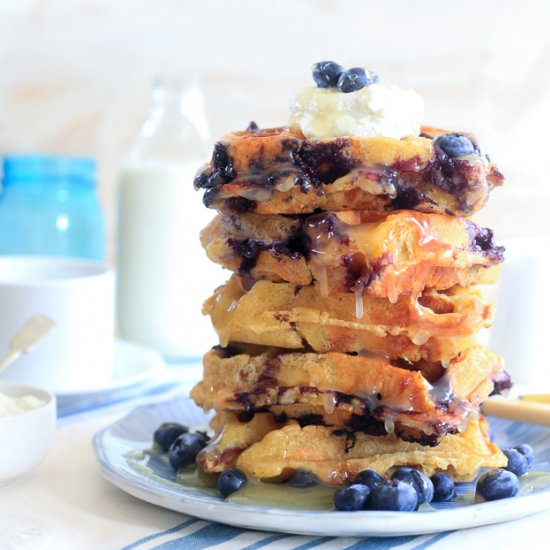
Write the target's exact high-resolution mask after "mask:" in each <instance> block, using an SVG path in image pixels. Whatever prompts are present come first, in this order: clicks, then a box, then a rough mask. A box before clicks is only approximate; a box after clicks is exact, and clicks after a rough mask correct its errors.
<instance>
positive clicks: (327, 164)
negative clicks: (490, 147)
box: [192, 123, 510, 485]
mask: <svg viewBox="0 0 550 550" xmlns="http://www.w3.org/2000/svg"><path fill="white" fill-rule="evenodd" d="M448 133H449V132H447V131H445V130H438V129H434V128H428V127H423V128H422V133H421V134H420V135H419V136H411V137H406V138H402V139H393V138H381V137H373V138H357V137H349V138H348V137H343V138H342V137H340V138H334V139H321V140H315V139H306V138H305V137H304V136H303V135H302V134H301V133H300V132H299V131H298V130H294V129H288V128H275V129H267V130H261V129H259V128H258V127H257V126H256V125H255V124H253V123H252V124H251V125H250V126H249V128H248V129H247V130H246V131H244V132H235V133H232V134H229V135H227V136H225V137H224V138H223V139H222V140H221V141H220V142H218V143H217V144H216V146H215V149H214V154H213V157H212V160H211V162H210V163H209V164H207V165H206V166H205V167H204V169H202V170H201V171H200V172H199V174H198V175H197V178H196V180H195V186H196V187H197V188H202V189H204V190H205V193H204V203H205V205H206V206H208V207H211V208H216V209H218V211H219V213H218V215H217V216H216V217H215V219H214V220H213V221H212V222H211V223H210V225H208V227H206V228H205V229H204V230H203V232H202V234H201V239H202V244H203V246H204V248H205V250H206V253H207V254H208V256H209V258H210V259H211V260H213V261H214V262H216V263H218V264H221V265H222V266H224V267H225V268H227V269H229V270H231V271H232V272H233V275H232V277H231V278H230V279H229V281H228V282H227V283H226V284H225V285H224V286H222V287H220V288H218V289H217V290H216V291H215V293H214V295H213V296H212V297H211V298H210V299H208V300H207V301H206V303H205V305H204V313H205V314H208V315H210V317H211V319H212V322H213V324H214V327H215V328H216V330H217V332H218V334H219V338H220V343H219V344H220V345H218V346H216V347H214V348H213V349H212V350H210V351H209V352H208V353H207V354H206V356H205V358H204V375H203V379H202V381H201V382H199V383H198V384H197V385H196V386H195V388H194V389H193V391H192V398H193V399H194V400H195V402H196V403H197V404H198V405H199V406H201V407H202V408H204V409H205V410H211V409H214V410H215V412H216V416H215V417H214V419H213V421H212V427H213V429H214V430H215V434H216V435H215V438H214V439H213V440H212V442H211V443H210V445H209V446H208V447H207V448H206V449H204V450H203V451H202V452H201V454H200V455H199V457H198V463H199V465H200V466H201V467H202V468H203V469H204V470H205V471H207V472H219V471H222V470H224V469H226V468H228V467H237V468H239V469H241V470H242V471H244V473H246V474H247V475H248V476H251V477H253V478H258V479H262V480H270V481H279V480H280V481H283V480H284V479H286V478H287V477H288V476H290V475H291V474H292V473H293V472H295V471H297V470H306V471H309V472H312V473H313V474H315V475H316V476H317V477H318V478H319V480H320V481H321V482H323V483H327V484H332V485H341V484H344V483H348V482H351V481H353V480H354V478H355V477H356V476H357V474H358V473H359V472H361V471H362V470H365V469H372V470H375V471H377V472H378V473H380V474H382V475H390V474H391V472H392V471H393V470H394V469H396V468H398V467H401V466H414V467H415V468H419V469H421V470H422V471H424V472H425V473H426V474H427V475H432V474H434V473H436V472H445V473H447V474H449V475H450V476H451V477H453V478H454V479H455V480H456V481H468V480H472V479H474V478H475V477H476V475H477V474H478V472H479V470H480V468H482V467H499V466H504V465H505V464H506V458H505V457H504V455H503V454H502V453H501V452H500V450H499V449H498V448H497V447H496V446H495V445H494V444H493V443H491V441H490V439H489V437H488V430H487V423H486V421H485V419H484V418H483V417H482V416H481V415H480V414H479V408H480V406H481V404H482V403H483V401H484V400H485V399H486V398H487V397H488V396H489V395H491V394H493V393H499V392H501V391H502V390H503V389H506V388H508V387H509V386H510V380H509V377H508V375H507V373H506V371H505V370H503V366H502V361H501V359H500V357H498V356H497V355H496V354H495V353H493V352H491V351H490V350H488V349H486V348H485V347H484V346H482V345H481V344H479V343H477V341H476V339H475V333H476V331H478V330H479V329H482V328H485V327H488V326H489V325H490V324H491V321H492V317H493V309H492V306H491V305H489V304H488V303H487V302H486V301H485V299H484V298H483V296H482V293H481V292H480V290H479V285H481V284H487V283H492V282H495V280H496V278H497V277H498V272H499V268H500V263H501V262H502V260H503V249H502V248H501V247H498V246H496V245H495V244H494V243H493V235H492V232H491V231H490V230H489V229H484V228H481V227H479V226H477V225H476V224H475V223H474V222H473V221H471V220H470V219H468V218H467V217H468V216H470V215H471V214H473V213H474V212H476V211H477V210H479V209H480V208H481V207H482V206H483V205H484V204H485V202H486V200H487V198H488V194H489V192H490V190H491V189H492V188H493V187H495V186H498V185H500V184H501V183H502V175H501V174H500V173H499V172H498V170H497V168H496V167H495V166H494V165H493V164H492V163H490V161H489V159H488V158H487V157H486V156H484V155H482V154H481V153H480V150H479V147H478V145H477V142H476V141H475V138H474V137H473V136H471V135H468V136H465V135H462V138H465V139H467V140H469V141H470V143H471V144H472V149H473V152H472V153H471V154H468V155H466V156H461V157H451V156H449V155H448V154H447V153H446V152H445V151H444V150H443V149H441V148H440V147H439V146H438V137H440V136H441V135H443V134H448Z"/></svg>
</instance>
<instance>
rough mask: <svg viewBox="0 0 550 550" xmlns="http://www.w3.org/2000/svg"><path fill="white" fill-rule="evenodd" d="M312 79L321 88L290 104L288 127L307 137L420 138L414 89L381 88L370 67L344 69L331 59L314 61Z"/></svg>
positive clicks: (420, 102)
mask: <svg viewBox="0 0 550 550" xmlns="http://www.w3.org/2000/svg"><path fill="white" fill-rule="evenodd" d="M313 79H314V80H315V83H316V84H317V86H311V87H308V88H305V89H303V90H302V91H300V92H299V93H298V94H297V95H296V97H295V98H294V99H293V101H292V103H291V105H290V115H291V116H290V125H291V126H294V127H296V126H297V127H299V128H300V130H301V132H302V133H303V134H304V136H305V137H306V138H308V139H311V138H313V139H325V138H332V137H340V136H356V137H389V138H395V139H401V138H403V137H405V136H410V135H415V136H417V135H419V133H420V126H421V124H422V119H423V118H424V102H423V100H422V98H421V97H420V96H419V95H418V94H417V93H416V92H415V91H414V90H411V89H410V88H402V87H399V86H395V85H392V84H382V83H381V82H380V80H379V78H378V75H377V74H376V73H374V72H373V71H372V70H370V69H364V68H361V67H353V68H351V69H348V70H344V68H343V67H341V66H340V65H338V64H337V63H335V62H333V61H321V62H319V63H316V64H315V65H314V66H313Z"/></svg>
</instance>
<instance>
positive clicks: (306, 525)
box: [94, 398, 550, 536]
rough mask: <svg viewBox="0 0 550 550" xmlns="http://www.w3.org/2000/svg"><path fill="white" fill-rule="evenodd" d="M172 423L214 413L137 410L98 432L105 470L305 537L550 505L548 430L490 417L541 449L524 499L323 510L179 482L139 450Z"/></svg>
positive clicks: (215, 511)
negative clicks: (261, 502) (418, 508)
mask: <svg viewBox="0 0 550 550" xmlns="http://www.w3.org/2000/svg"><path fill="white" fill-rule="evenodd" d="M167 421H178V422H182V423H184V424H188V425H195V426H197V425H205V424H206V423H207V422H208V417H207V416H206V415H205V414H204V413H203V412H202V411H201V410H200V409H199V408H198V407H196V405H195V404H194V403H193V402H192V401H190V400H189V399H185V398H176V399H173V400H171V401H166V402H163V403H156V404H151V405H145V406H141V407H138V408H137V409H135V410H134V411H132V412H131V413H130V414H129V415H128V416H126V417H125V418H123V419H121V420H119V421H118V422H115V423H114V424H112V425H111V426H108V427H107V428H104V429H103V430H101V431H100V432H98V433H97V434H96V435H95V437H94V449H95V452H96V456H97V459H98V462H99V466H100V469H101V472H102V473H103V475H104V476H105V478H106V479H107V480H108V481H110V482H111V483H113V484H114V485H116V486H118V487H120V488H121V489H122V490H124V491H126V492H128V493H130V494H131V495H134V496H135V497H137V498H140V499H142V500H145V501H147V502H150V503H152V504H156V505H157V506H162V507H164V508H168V509H170V510H175V511H177V512H182V513H185V514H190V515H192V516H196V517H198V518H201V519H205V520H211V521H217V522H222V523H225V524H228V525H233V526H237V527H243V528H247V529H256V530H265V531H279V532H285V533H294V534H302V535H322V536H326V535H328V536H396V535H419V534H428V533H436V532H440V531H448V530H455V529H464V528H467V527H477V526H480V525H488V524H492V523H500V522H503V521H508V520H512V519H516V518H519V517H523V516H527V515H529V514H533V513H535V512H538V511H540V510H544V509H546V508H550V430H549V429H548V428H543V427H540V426H535V425H532V424H523V423H517V422H510V421H507V420H502V419H491V429H492V433H493V436H494V439H495V440H496V442H497V443H498V444H499V445H500V446H501V447H504V448H505V447H509V446H512V445H516V444H518V443H529V444H530V445H532V446H533V448H534V449H535V452H536V461H535V464H534V467H533V470H534V471H535V470H536V471H539V472H548V475H541V476H539V482H540V481H541V482H540V483H539V484H538V485H537V486H533V487H530V488H528V489H527V491H526V492H525V494H522V495H521V496H517V497H515V498H512V499H504V500H500V501H494V502H486V503H480V504H469V503H467V502H465V501H464V500H462V499H460V498H459V499H457V500H456V501H453V502H452V503H440V504H435V505H434V506H433V507H432V508H431V509H429V510H426V511H422V512H333V511H327V512H324V511H303V510H290V509H283V508H272V507H265V506H250V505H243V504H236V503H230V502H224V501H223V500H222V499H221V498H220V497H219V496H218V495H217V494H216V491H215V490H214V489H199V488H194V487H187V486H183V485H181V484H178V483H177V482H176V481H175V478H174V475H173V474H170V472H167V469H163V468H162V467H161V466H159V465H158V463H157V465H155V461H145V460H143V459H142V457H143V454H142V453H141V451H143V450H145V449H148V448H150V447H151V444H152V434H153V432H154V431H155V429H156V428H157V427H158V426H159V425H160V424H161V423H162V422H167ZM159 462H160V461H159ZM473 489H474V484H464V485H463V486H461V489H460V492H459V495H460V494H463V493H468V492H470V493H471V491H473Z"/></svg>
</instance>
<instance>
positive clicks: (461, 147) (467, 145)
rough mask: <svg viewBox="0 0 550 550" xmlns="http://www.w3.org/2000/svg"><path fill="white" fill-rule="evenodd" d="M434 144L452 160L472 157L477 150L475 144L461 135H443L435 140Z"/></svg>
mask: <svg viewBox="0 0 550 550" xmlns="http://www.w3.org/2000/svg"><path fill="white" fill-rule="evenodd" d="M433 144H434V147H437V148H438V149H440V150H441V151H443V152H444V153H445V154H446V155H447V156H448V157H451V158H456V157H464V156H466V155H472V154H473V153H474V150H475V149H474V144H473V143H472V142H471V141H470V140H469V139H468V138H467V137H466V136H462V135H460V134H441V135H440V136H437V137H436V138H435V139H434V141H433Z"/></svg>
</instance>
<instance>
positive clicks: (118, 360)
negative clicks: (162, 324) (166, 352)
mask: <svg viewBox="0 0 550 550" xmlns="http://www.w3.org/2000/svg"><path fill="white" fill-rule="evenodd" d="M164 368H165V365H164V359H163V358H162V356H161V355H160V354H159V353H157V352H156V351H155V350H153V349H151V348H148V347H146V346H142V345H141V344H137V343H135V342H130V341H128V340H120V339H117V340H115V345H114V360H113V374H112V376H111V379H110V380H107V381H106V382H105V383H103V384H96V385H95V386H90V385H86V387H83V388H77V389H73V390H70V391H58V392H55V394H56V396H57V397H61V398H68V397H85V396H89V395H91V394H94V395H97V394H102V393H110V392H113V391H116V390H120V389H123V388H128V387H130V386H134V385H136V384H141V383H143V382H146V381H147V380H150V379H151V378H153V377H155V376H158V375H159V374H160V373H161V372H162V371H163V370H164Z"/></svg>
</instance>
